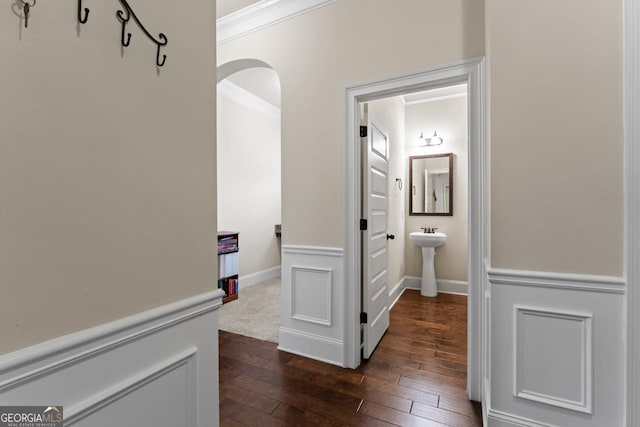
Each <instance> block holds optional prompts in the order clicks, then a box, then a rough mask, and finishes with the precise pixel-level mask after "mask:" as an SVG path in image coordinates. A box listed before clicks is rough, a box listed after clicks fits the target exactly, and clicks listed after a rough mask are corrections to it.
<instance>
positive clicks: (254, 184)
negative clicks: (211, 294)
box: [217, 95, 281, 276]
mask: <svg viewBox="0 0 640 427" xmlns="http://www.w3.org/2000/svg"><path fill="white" fill-rule="evenodd" d="M217 146H218V156H217V159H218V230H231V231H237V232H239V233H240V253H239V256H240V276H245V275H247V274H251V273H256V272H259V271H262V270H266V269H268V268H271V267H275V266H279V265H280V239H278V238H277V237H276V236H275V232H274V226H275V225H276V224H280V221H281V216H280V206H281V204H280V122H279V121H277V120H273V119H271V118H268V117H266V116H265V115H264V114H261V113H259V112H257V111H255V110H254V109H250V108H247V107H245V106H243V105H240V104H239V103H237V102H235V101H233V100H232V99H230V98H228V97H226V96H221V95H218V138H217Z"/></svg>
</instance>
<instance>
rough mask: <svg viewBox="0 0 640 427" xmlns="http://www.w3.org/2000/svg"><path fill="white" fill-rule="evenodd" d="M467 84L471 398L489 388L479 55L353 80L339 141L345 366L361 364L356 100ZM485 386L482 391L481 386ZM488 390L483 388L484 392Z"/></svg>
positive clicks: (482, 98) (479, 397)
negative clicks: (358, 81) (341, 144)
mask: <svg viewBox="0 0 640 427" xmlns="http://www.w3.org/2000/svg"><path fill="white" fill-rule="evenodd" d="M460 83H467V95H468V100H469V181H468V183H469V201H468V203H469V228H468V230H469V235H468V242H469V259H468V265H467V269H468V272H469V304H468V359H467V360H468V362H467V364H468V367H467V375H468V380H467V392H468V394H469V396H470V397H471V398H472V399H473V400H478V401H480V400H483V391H485V390H486V391H487V392H488V391H489V387H490V383H489V382H488V378H489V367H488V364H487V363H482V362H483V358H484V360H488V356H489V355H488V354H487V352H488V347H487V346H486V344H487V342H488V340H489V335H488V333H487V330H486V323H485V322H486V319H485V317H484V315H483V308H484V307H483V299H484V298H483V296H484V295H483V293H484V287H485V262H486V259H487V257H488V255H489V247H488V244H487V228H488V227H487V208H486V206H487V182H486V169H487V166H486V159H485V156H486V147H485V81H484V59H483V58H474V59H467V60H463V61H459V62H455V63H451V64H446V65H440V66H435V67H432V68H429V69H426V70H423V71H419V72H413V73H407V74H403V75H399V76H392V77H386V78H382V79H379V80H375V81H371V82H367V83H362V84H355V85H352V86H348V87H347V88H346V89H345V140H344V177H345V179H344V195H343V200H344V204H343V206H344V212H343V214H344V280H345V289H344V293H343V296H344V319H345V323H344V360H343V365H344V366H345V367H350V368H355V367H357V366H358V365H359V364H360V330H361V329H360V322H359V319H358V317H359V311H360V307H361V295H360V290H361V289H360V287H361V271H360V265H361V262H360V255H361V232H360V229H359V226H358V225H359V219H360V213H361V212H360V198H361V191H362V189H361V183H360V180H361V177H360V168H361V166H362V165H361V153H360V150H359V147H360V144H358V141H359V133H358V126H359V125H360V122H359V110H358V106H359V104H360V103H363V102H367V101H372V100H374V99H380V98H387V97H390V96H396V95H403V94H406V93H410V92H417V91H422V90H428V89H433V88H437V87H443V86H450V85H454V84H460ZM483 389H484V390H483ZM488 394H489V393H487V395H488Z"/></svg>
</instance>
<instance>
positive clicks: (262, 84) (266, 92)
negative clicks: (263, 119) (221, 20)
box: [218, 0, 280, 108]
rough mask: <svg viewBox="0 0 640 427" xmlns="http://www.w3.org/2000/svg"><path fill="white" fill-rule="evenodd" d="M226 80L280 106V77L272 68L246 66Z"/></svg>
mask: <svg viewBox="0 0 640 427" xmlns="http://www.w3.org/2000/svg"><path fill="white" fill-rule="evenodd" d="M218 1H220V0H218ZM227 80H229V81H230V82H231V83H233V84H235V85H237V86H240V87H241V88H243V89H245V90H247V91H249V92H251V93H252V94H254V95H255V96H257V97H259V98H262V99H264V100H265V101H267V102H268V103H269V104H272V105H274V106H276V107H278V108H280V79H279V78H278V74H277V73H276V72H275V71H274V70H272V69H270V68H248V69H246V70H242V71H239V72H237V73H235V74H232V75H230V76H229V77H227Z"/></svg>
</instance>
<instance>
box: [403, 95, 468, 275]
mask: <svg viewBox="0 0 640 427" xmlns="http://www.w3.org/2000/svg"><path fill="white" fill-rule="evenodd" d="M405 123H406V146H405V156H406V158H405V162H406V171H407V172H406V179H407V188H408V190H407V191H406V193H405V194H406V199H405V204H406V212H407V217H406V235H407V236H408V235H409V233H411V232H413V231H420V227H436V228H438V231H441V232H443V233H445V234H446V235H447V242H446V243H445V244H444V245H443V246H441V247H439V248H437V249H436V257H435V269H436V277H437V278H438V279H446V280H460V281H464V282H466V281H467V235H468V227H467V225H468V215H467V213H468V206H467V201H468V192H467V187H468V180H469V178H468V173H467V172H468V157H467V152H468V126H467V97H466V96H459V97H455V98H448V99H442V100H434V101H430V102H423V103H420V104H409V105H407V106H406V115H405ZM434 130H435V131H437V132H438V135H439V136H441V137H442V138H443V139H444V143H443V144H442V145H439V146H434V147H418V142H419V141H418V135H420V132H424V135H429V136H431V135H433V131H434ZM442 153H453V216H415V215H409V198H410V197H411V189H410V187H409V184H408V183H409V160H408V159H409V156H419V155H432V154H442ZM405 248H406V261H405V262H406V274H407V275H408V276H421V275H422V255H421V252H420V248H419V247H417V246H416V245H414V244H413V243H411V241H410V240H409V238H408V237H407V239H406V240H405Z"/></svg>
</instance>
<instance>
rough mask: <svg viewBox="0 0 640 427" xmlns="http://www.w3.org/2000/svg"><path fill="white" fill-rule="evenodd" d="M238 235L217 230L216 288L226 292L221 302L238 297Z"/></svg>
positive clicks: (233, 232) (224, 302)
mask: <svg viewBox="0 0 640 427" xmlns="http://www.w3.org/2000/svg"><path fill="white" fill-rule="evenodd" d="M238 237H239V233H237V232H235V231H219V232H218V288H220V289H222V290H223V291H224V292H225V293H226V294H227V296H226V297H225V298H223V299H222V303H223V304H226V303H228V302H230V301H234V300H237V299H238V270H239V269H238V255H239V254H238V251H239V250H240V249H239V246H238Z"/></svg>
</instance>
